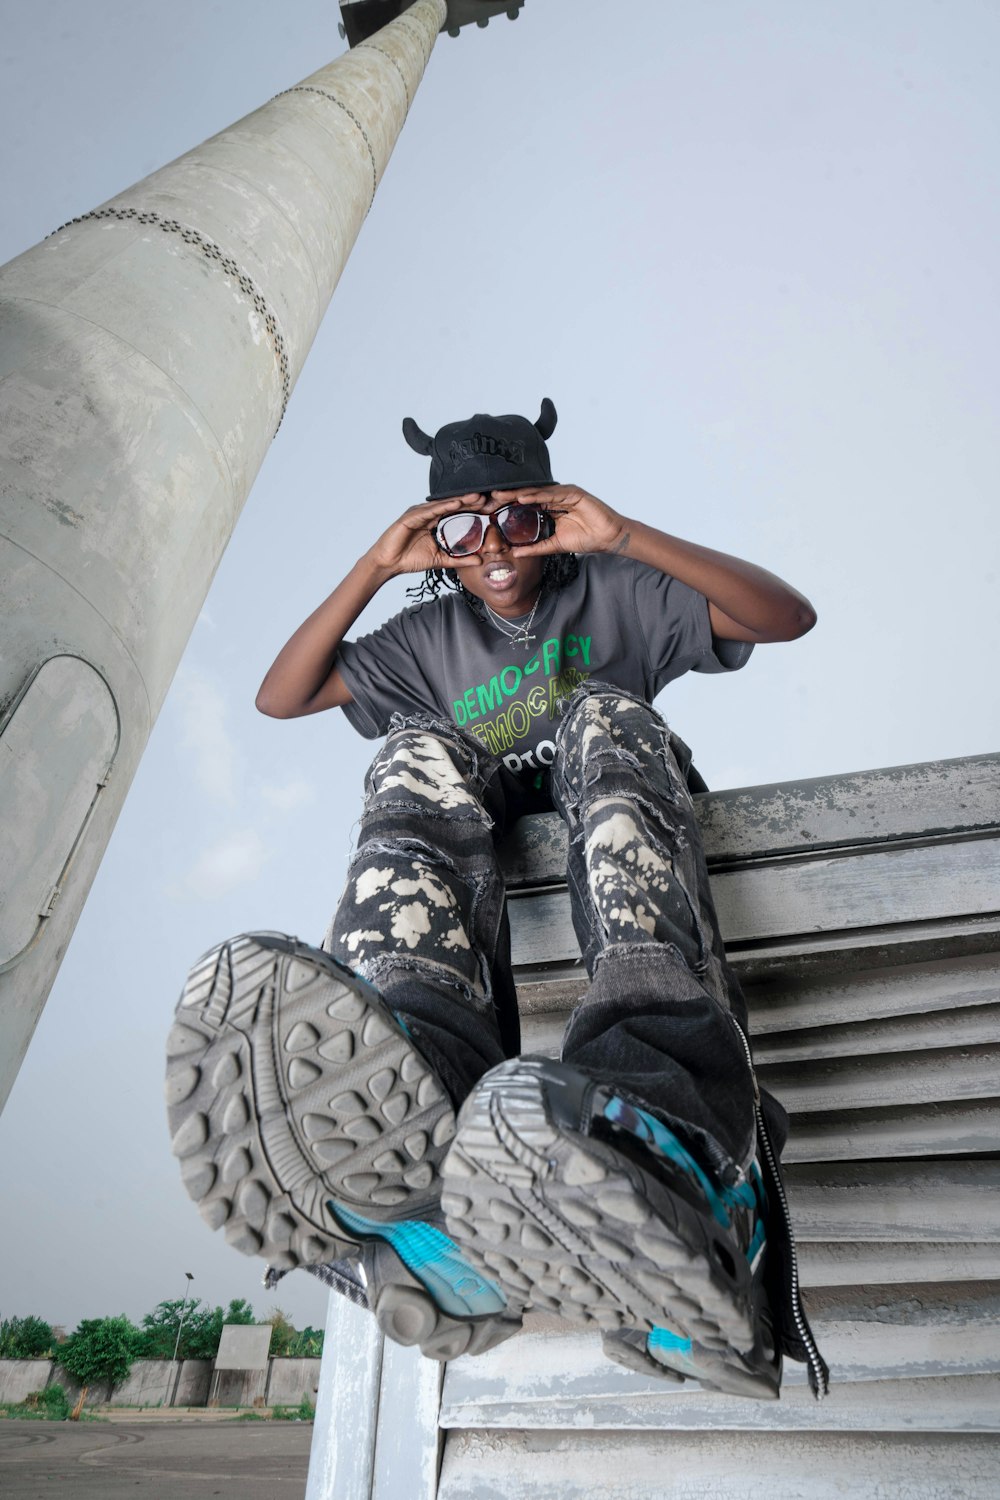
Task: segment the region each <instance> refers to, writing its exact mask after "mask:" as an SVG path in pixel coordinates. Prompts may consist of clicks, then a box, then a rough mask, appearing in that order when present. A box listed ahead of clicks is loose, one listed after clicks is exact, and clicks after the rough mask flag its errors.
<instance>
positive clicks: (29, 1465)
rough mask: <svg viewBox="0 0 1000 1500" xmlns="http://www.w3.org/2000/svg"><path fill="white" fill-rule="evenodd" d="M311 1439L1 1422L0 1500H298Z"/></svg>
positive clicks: (172, 1425) (197, 1427) (226, 1430)
mask: <svg viewBox="0 0 1000 1500" xmlns="http://www.w3.org/2000/svg"><path fill="white" fill-rule="evenodd" d="M311 1435H312V1425H311V1424H310V1423H308V1422H245V1423H243V1422H236V1421H233V1420H232V1419H230V1420H228V1421H227V1420H224V1419H223V1420H220V1421H207V1420H204V1419H202V1420H200V1421H182V1422H171V1421H164V1420H162V1419H161V1420H152V1421H151V1420H149V1419H145V1420H143V1419H140V1418H136V1417H133V1418H132V1419H131V1420H130V1421H128V1422H127V1423H122V1424H118V1423H116V1422H99V1423H98V1422H81V1423H75V1422H20V1421H9V1422H0V1492H2V1493H3V1496H4V1500H64V1497H65V1496H67V1495H72V1497H73V1500H126V1497H128V1500H133V1497H136V1496H139V1497H142V1496H148V1497H150V1500H193V1497H199V1496H213V1497H215V1500H284V1497H286V1496H287V1497H288V1500H299V1497H300V1496H301V1495H302V1493H303V1490H304V1489H305V1482H306V1466H307V1461H308V1454H309V1440H310V1437H311ZM343 1500H348V1496H347V1495H344V1497H343Z"/></svg>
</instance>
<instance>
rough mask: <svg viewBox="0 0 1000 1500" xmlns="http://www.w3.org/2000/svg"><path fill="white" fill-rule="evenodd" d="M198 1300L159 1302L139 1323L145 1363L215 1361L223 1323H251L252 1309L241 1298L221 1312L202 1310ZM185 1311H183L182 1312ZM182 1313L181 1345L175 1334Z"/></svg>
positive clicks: (176, 1299) (233, 1301)
mask: <svg viewBox="0 0 1000 1500" xmlns="http://www.w3.org/2000/svg"><path fill="white" fill-rule="evenodd" d="M200 1303H201V1299H200V1298H197V1297H196V1298H195V1300H194V1301H193V1302H190V1301H188V1300H187V1299H186V1298H180V1297H178V1298H175V1299H172V1300H169V1299H168V1300H167V1301H165V1302H158V1303H157V1304H156V1306H155V1307H154V1308H153V1311H152V1312H150V1313H146V1315H145V1317H144V1318H143V1320H142V1357H143V1358H144V1359H173V1357H174V1349H175V1348H176V1349H177V1358H178V1359H214V1358H215V1356H216V1355H217V1354H218V1352H219V1340H220V1338H221V1337H222V1325H223V1324H224V1323H252V1322H253V1321H254V1314H253V1308H252V1307H251V1306H250V1304H249V1302H246V1301H245V1300H244V1299H243V1298H242V1297H235V1298H234V1299H233V1300H232V1301H231V1302H230V1304H229V1306H228V1307H227V1308H226V1310H225V1312H223V1310H222V1308H221V1307H214V1308H210V1307H202V1306H201V1305H200ZM185 1307H186V1311H185ZM182 1312H183V1313H184V1327H183V1329H182V1330H181V1339H180V1343H179V1344H178V1343H177V1330H178V1328H180V1324H181V1314H182Z"/></svg>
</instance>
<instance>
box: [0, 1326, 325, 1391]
mask: <svg viewBox="0 0 1000 1500" xmlns="http://www.w3.org/2000/svg"><path fill="white" fill-rule="evenodd" d="M265 1331H266V1333H267V1335H268V1336H270V1329H267V1330H265ZM319 1368H320V1361H319V1360H318V1359H269V1360H267V1361H266V1364H265V1367H264V1368H261V1369H258V1370H244V1369H239V1370H229V1371H225V1372H224V1373H223V1377H222V1379H221V1380H220V1394H219V1395H218V1396H217V1397H216V1399H217V1400H218V1403H219V1405H220V1406H253V1405H254V1402H255V1400H258V1398H259V1402H260V1403H261V1404H266V1405H267V1406H297V1405H298V1403H299V1402H300V1401H301V1400H302V1398H303V1396H306V1397H307V1398H308V1399H309V1400H310V1401H311V1402H312V1403H313V1405H315V1403H316V1387H317V1385H318V1383H319ZM212 1370H213V1363H212V1361H211V1360H210V1359H185V1360H182V1361H181V1364H180V1369H179V1370H178V1367H177V1365H176V1364H175V1363H174V1362H173V1360H169V1359H139V1360H136V1362H135V1364H134V1365H133V1366H132V1369H131V1370H130V1371H129V1375H128V1379H127V1380H125V1381H123V1382H122V1384H121V1385H120V1386H118V1387H116V1389H115V1390H114V1391H112V1392H111V1394H110V1401H111V1404H112V1405H114V1406H161V1405H162V1406H166V1405H170V1406H204V1405H205V1404H206V1403H207V1401H208V1398H209V1387H210V1385H211V1382H212ZM47 1385H61V1386H62V1387H63V1389H64V1390H65V1392H66V1395H67V1398H68V1399H69V1401H70V1403H71V1404H72V1403H75V1402H76V1399H77V1397H78V1396H79V1394H80V1386H79V1384H78V1383H77V1382H76V1381H75V1380H74V1379H73V1378H72V1376H70V1375H67V1373H66V1371H65V1370H64V1369H62V1367H61V1366H59V1365H57V1364H56V1363H55V1362H54V1361H53V1360H51V1359H0V1406H14V1405H17V1404H18V1403H19V1402H21V1401H24V1400H25V1398H26V1397H27V1396H30V1395H32V1394H33V1393H34V1392H36V1391H42V1390H44V1389H45V1387H46V1386H47ZM108 1399H109V1396H108V1390H107V1387H106V1386H104V1385H95V1386H92V1387H91V1388H90V1389H89V1390H88V1392H87V1400H86V1405H87V1406H88V1408H89V1407H99V1406H104V1405H106V1404H107V1403H108Z"/></svg>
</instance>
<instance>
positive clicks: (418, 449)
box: [403, 402, 551, 457]
mask: <svg viewBox="0 0 1000 1500" xmlns="http://www.w3.org/2000/svg"><path fill="white" fill-rule="evenodd" d="M549 404H550V405H551V402H550V403H549ZM403 436H404V437H405V439H406V441H407V442H408V443H409V445H410V447H411V448H412V449H413V451H414V453H423V454H424V455H425V457H426V456H429V455H430V451H431V449H432V448H433V446H434V439H433V438H429V437H428V436H427V434H426V432H424V431H422V429H421V428H419V427H418V426H417V424H416V422H414V420H413V418H412V417H404V418H403Z"/></svg>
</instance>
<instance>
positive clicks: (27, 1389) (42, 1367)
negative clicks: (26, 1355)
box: [0, 1359, 52, 1406]
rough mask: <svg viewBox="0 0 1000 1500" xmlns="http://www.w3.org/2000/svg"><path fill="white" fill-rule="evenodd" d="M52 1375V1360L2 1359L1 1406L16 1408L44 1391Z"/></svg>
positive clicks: (0, 1375)
mask: <svg viewBox="0 0 1000 1500" xmlns="http://www.w3.org/2000/svg"><path fill="white" fill-rule="evenodd" d="M51 1374H52V1361H51V1359H0V1406H16V1405H17V1404H18V1403H19V1402H21V1401H24V1400H25V1398H26V1397H28V1396H33V1395H34V1394H35V1392H36V1391H44V1389H45V1387H46V1386H47V1385H48V1383H49V1377H50V1375H51Z"/></svg>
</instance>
